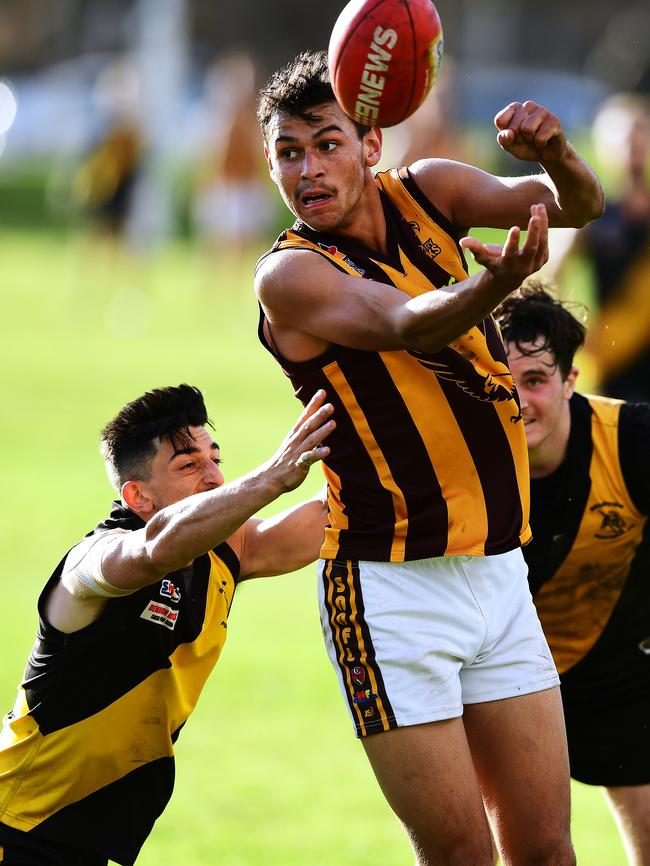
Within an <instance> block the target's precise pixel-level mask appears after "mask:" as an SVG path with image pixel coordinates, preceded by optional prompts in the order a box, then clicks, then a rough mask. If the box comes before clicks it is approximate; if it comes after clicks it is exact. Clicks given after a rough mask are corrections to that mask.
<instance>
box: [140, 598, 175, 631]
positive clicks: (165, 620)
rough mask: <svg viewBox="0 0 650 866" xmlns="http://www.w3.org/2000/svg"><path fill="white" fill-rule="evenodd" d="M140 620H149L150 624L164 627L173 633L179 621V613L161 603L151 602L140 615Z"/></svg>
mask: <svg viewBox="0 0 650 866" xmlns="http://www.w3.org/2000/svg"><path fill="white" fill-rule="evenodd" d="M140 619H147V620H149V622H155V623H157V624H158V625H164V626H165V628H168V629H169V630H170V631H173V629H174V628H175V626H176V622H177V620H178V611H177V610H174V609H173V608H171V607H168V606H167V605H166V604H162V603H161V602H159V601H150V602H149V604H148V605H147V606H146V607H145V609H144V610H143V611H142V613H141V614H140Z"/></svg>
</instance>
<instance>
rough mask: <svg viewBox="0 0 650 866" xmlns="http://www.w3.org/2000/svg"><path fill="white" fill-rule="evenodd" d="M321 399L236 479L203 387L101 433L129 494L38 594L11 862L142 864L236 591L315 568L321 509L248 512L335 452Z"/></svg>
mask: <svg viewBox="0 0 650 866" xmlns="http://www.w3.org/2000/svg"><path fill="white" fill-rule="evenodd" d="M324 400H325V395H324V393H322V392H319V393H318V394H317V395H316V396H315V398H314V399H313V400H312V401H311V402H310V404H309V406H308V407H307V409H306V411H305V412H303V414H302V415H301V417H300V419H299V420H298V423H297V424H296V425H295V426H294V428H293V429H292V430H291V432H290V433H289V435H288V436H287V438H286V439H285V440H284V442H283V444H282V445H281V447H280V448H279V450H278V451H277V452H276V454H275V455H274V456H273V457H272V458H271V459H270V460H269V461H267V462H266V463H265V464H264V465H263V466H261V467H260V468H259V469H257V470H254V471H253V472H251V473H249V474H248V475H245V476H243V477H242V478H240V479H239V480H237V481H235V482H231V483H229V484H224V478H223V475H222V473H221V470H220V468H219V462H220V452H219V446H218V445H217V444H216V442H215V441H214V440H213V437H212V435H211V433H210V431H209V426H210V425H209V422H208V418H207V414H206V409H205V405H204V402H203V397H202V396H201V393H200V391H199V390H198V389H196V388H193V387H190V386H189V385H180V386H179V387H177V388H164V389H157V390H154V391H151V392H148V393H147V394H144V395H143V396H142V397H140V398H138V399H137V400H134V401H133V402H131V403H129V404H128V405H127V406H125V407H124V408H123V409H122V410H121V411H120V412H119V413H118V415H117V416H116V417H115V418H114V419H113V420H112V421H111V422H110V423H109V424H108V425H107V427H106V428H105V429H104V431H103V434H102V453H103V455H104V460H105V462H106V466H107V469H108V472H109V476H110V477H111V480H112V482H113V484H114V486H115V487H116V489H117V490H118V492H119V493H120V501H118V502H115V503H114V505H113V509H112V511H111V514H110V517H109V518H108V519H107V520H105V521H103V522H102V523H100V524H99V526H97V527H96V528H95V529H94V530H92V532H90V533H89V534H88V535H87V536H86V537H85V538H84V539H83V540H82V541H81V542H80V543H79V544H77V545H76V546H75V547H73V548H72V549H71V550H70V551H69V552H68V553H67V554H66V555H65V556H64V557H63V559H62V560H61V562H60V563H59V565H58V566H57V567H56V569H55V571H54V572H53V574H52V576H51V577H50V579H49V581H48V582H47V584H46V586H45V588H44V590H43V592H42V594H41V596H40V599H39V605H38V609H39V618H40V626H39V630H38V635H37V638H36V643H35V644H34V648H33V650H32V653H31V655H30V657H29V661H28V662H27V668H26V671H25V675H24V678H23V682H22V684H21V686H20V688H19V690H18V697H17V700H16V703H15V706H14V709H13V711H12V712H10V713H9V714H8V715H7V716H6V717H5V719H4V725H3V728H2V732H1V733H0V863H2V864H5V863H6V864H7V866H13V864H16V866H100V864H106V863H107V862H108V859H111V860H112V861H115V862H116V863H120V864H123V866H130V864H132V863H134V862H135V859H136V857H137V855H138V852H139V850H140V847H141V846H142V844H143V842H144V840H145V839H146V837H147V836H148V834H149V832H150V831H151V828H152V826H153V823H154V821H155V820H156V818H157V817H158V816H159V815H160V813H161V812H162V810H163V809H164V808H165V805H166V804H167V801H168V800H169V797H170V796H171V792H172V787H173V782H174V756H173V752H174V746H173V744H174V742H175V741H176V738H177V736H178V734H179V732H180V730H181V728H182V726H183V725H184V724H185V722H186V720H187V718H188V716H189V715H190V713H191V712H192V710H193V709H194V706H195V704H196V702H197V700H198V698H199V695H200V693H201V689H202V688H203V685H204V683H205V680H206V678H207V676H208V674H209V673H210V671H211V670H212V668H213V666H214V665H215V663H216V661H217V659H218V658H219V654H220V652H221V649H222V646H223V643H224V641H225V637H226V622H227V618H228V611H229V609H230V605H231V602H232V599H233V594H234V592H235V588H236V586H237V584H238V582H239V581H241V580H244V579H246V578H249V577H256V576H263V575H269V574H280V573H283V572H287V571H293V570H295V569H296V568H299V567H301V566H302V565H304V564H306V563H307V562H310V561H313V560H314V559H315V558H316V556H317V554H318V549H319V547H320V545H321V543H322V539H323V526H324V522H325V508H324V504H323V502H322V501H320V500H318V499H314V500H311V501H309V502H306V503H303V504H302V505H299V506H297V507H295V508H293V509H290V510H288V511H286V512H283V513H282V514H281V515H278V516H277V517H275V518H273V520H272V521H261V520H259V519H257V518H253V517H252V515H253V514H254V513H255V512H256V511H257V510H258V509H259V508H261V507H263V506H265V505H267V504H268V503H270V502H272V501H273V500H274V499H276V498H277V497H278V496H280V495H281V494H282V493H284V492H286V491H288V490H291V489H293V488H295V487H297V486H298V485H299V484H301V483H302V481H303V480H304V479H305V477H306V476H307V472H308V470H309V466H310V465H311V464H312V463H314V462H315V461H317V460H320V459H322V457H324V456H325V455H327V454H328V453H329V449H328V448H327V446H324V445H321V443H322V441H323V439H324V438H325V437H327V435H328V434H329V433H330V431H331V429H332V428H333V427H334V422H333V421H332V420H331V418H330V415H331V411H332V407H331V405H330V404H325V403H324Z"/></svg>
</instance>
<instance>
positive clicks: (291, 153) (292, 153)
mask: <svg viewBox="0 0 650 866" xmlns="http://www.w3.org/2000/svg"><path fill="white" fill-rule="evenodd" d="M279 156H280V159H287V160H292V159H295V158H296V157H297V156H298V151H297V150H296V148H295V147H287V148H285V149H284V150H281V151H280V154H279Z"/></svg>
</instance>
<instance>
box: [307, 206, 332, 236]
mask: <svg viewBox="0 0 650 866" xmlns="http://www.w3.org/2000/svg"><path fill="white" fill-rule="evenodd" d="M300 219H301V220H302V221H303V222H304V223H305V224H306V225H308V226H309V228H310V229H313V230H314V231H315V232H330V231H333V230H334V229H336V227H337V226H338V224H339V222H340V219H339V217H338V215H337V214H334V213H331V212H329V213H323V212H318V211H316V212H314V211H309V210H307V211H305V210H303V212H302V213H301V214H300Z"/></svg>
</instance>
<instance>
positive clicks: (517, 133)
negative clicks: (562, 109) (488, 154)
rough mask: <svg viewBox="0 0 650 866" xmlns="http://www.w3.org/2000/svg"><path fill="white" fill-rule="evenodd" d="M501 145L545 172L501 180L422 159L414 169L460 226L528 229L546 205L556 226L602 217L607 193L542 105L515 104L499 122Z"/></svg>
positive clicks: (476, 170) (577, 225)
mask: <svg viewBox="0 0 650 866" xmlns="http://www.w3.org/2000/svg"><path fill="white" fill-rule="evenodd" d="M494 122H495V125H496V127H497V130H498V132H497V142H498V143H499V145H500V147H502V148H503V150H505V151H506V152H507V153H509V154H510V155H511V156H513V157H515V158H516V159H520V160H523V161H526V162H537V163H539V164H540V165H541V166H542V168H543V169H544V172H543V173H537V174H533V175H529V176H526V177H495V176H494V175H492V174H489V173H488V172H485V171H482V170H481V169H479V168H476V167H474V166H471V165H466V164H464V163H459V162H452V161H449V160H441V159H427V160H420V161H419V162H416V163H414V164H413V165H412V166H411V167H410V169H411V174H412V175H413V177H414V178H415V180H416V182H417V184H418V186H420V188H421V189H422V191H423V192H424V194H425V195H426V196H428V197H429V198H430V199H431V200H432V201H433V203H434V204H435V205H436V207H437V208H438V209H439V210H441V211H442V212H443V213H444V214H445V215H446V216H448V217H449V218H450V219H451V220H452V222H454V223H455V224H456V225H459V226H467V227H469V226H483V227H490V228H509V227H510V226H511V225H520V226H523V224H524V220H526V219H527V218H528V212H529V208H530V207H531V205H533V204H535V203H542V204H544V205H545V207H546V211H547V213H548V218H549V225H550V226H551V227H573V228H580V227H582V226H584V225H586V224H587V223H588V222H590V221H591V220H593V219H595V218H596V217H598V216H600V215H601V213H602V212H603V208H604V194H603V189H602V186H601V184H600V181H599V180H598V178H597V176H596V174H595V173H594V171H593V170H592V169H591V168H590V166H589V165H588V164H587V163H586V162H585V161H584V160H583V159H582V158H581V157H580V156H579V155H578V154H577V153H576V151H575V149H574V148H573V146H572V145H571V143H570V142H569V141H568V140H567V137H566V134H565V132H564V130H563V128H562V125H561V124H560V121H559V120H558V118H557V117H556V116H555V115H554V114H551V112H550V111H549V110H548V109H547V108H544V106H541V105H538V104H537V103H536V102H524V103H520V102H513V103H511V104H510V105H508V106H507V107H506V108H504V109H503V110H502V111H500V112H499V113H498V114H497V116H496V117H495V120H494Z"/></svg>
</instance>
